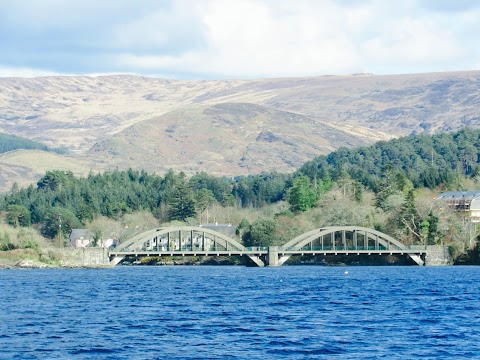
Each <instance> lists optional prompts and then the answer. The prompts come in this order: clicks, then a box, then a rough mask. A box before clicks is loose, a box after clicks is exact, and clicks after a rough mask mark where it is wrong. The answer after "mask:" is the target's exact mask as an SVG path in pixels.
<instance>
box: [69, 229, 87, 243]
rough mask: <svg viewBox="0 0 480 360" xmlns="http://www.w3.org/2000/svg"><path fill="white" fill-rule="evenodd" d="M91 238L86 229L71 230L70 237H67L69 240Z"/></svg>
mask: <svg viewBox="0 0 480 360" xmlns="http://www.w3.org/2000/svg"><path fill="white" fill-rule="evenodd" d="M91 236H92V233H91V231H90V230H88V229H72V231H71V232H70V236H69V237H68V238H69V239H70V241H71V240H76V239H80V238H84V239H89V238H90V237H91Z"/></svg>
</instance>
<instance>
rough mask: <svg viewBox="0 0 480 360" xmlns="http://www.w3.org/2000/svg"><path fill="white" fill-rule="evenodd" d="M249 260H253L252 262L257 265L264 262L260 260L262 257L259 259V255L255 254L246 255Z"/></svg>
mask: <svg viewBox="0 0 480 360" xmlns="http://www.w3.org/2000/svg"><path fill="white" fill-rule="evenodd" d="M246 256H247V257H248V258H249V259H250V260H252V261H253V263H254V264H255V265H257V266H258V267H264V266H265V264H264V262H263V261H262V259H260V257H258V256H255V255H246Z"/></svg>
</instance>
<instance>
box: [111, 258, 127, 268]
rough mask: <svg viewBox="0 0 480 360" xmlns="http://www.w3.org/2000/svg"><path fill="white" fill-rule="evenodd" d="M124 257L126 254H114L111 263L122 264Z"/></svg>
mask: <svg viewBox="0 0 480 360" xmlns="http://www.w3.org/2000/svg"><path fill="white" fill-rule="evenodd" d="M124 258H125V256H114V257H113V258H112V259H110V264H111V265H112V266H116V265H118V264H120V263H121V262H122V260H123V259H124Z"/></svg>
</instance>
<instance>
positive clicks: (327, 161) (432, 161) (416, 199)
mask: <svg viewBox="0 0 480 360" xmlns="http://www.w3.org/2000/svg"><path fill="white" fill-rule="evenodd" d="M479 154H480V130H476V129H463V130H461V131H458V132H455V133H441V134H438V135H433V136H428V135H419V136H409V137H403V138H399V139H394V140H391V141H382V142H379V143H376V144H374V145H372V146H368V147H362V148H356V149H346V148H340V149H339V150H337V151H335V152H332V153H330V154H329V155H326V156H320V157H317V158H315V159H313V160H312V161H309V162H307V163H306V164H303V165H301V164H299V165H301V166H300V167H299V169H298V170H297V171H296V172H295V173H292V174H280V173H275V172H272V173H264V174H256V175H249V176H237V177H215V176H211V175H209V174H207V173H204V172H202V173H197V174H195V175H193V176H191V177H187V176H186V175H185V174H184V173H182V172H180V173H175V172H173V171H171V170H170V171H168V172H167V173H166V174H165V175H163V176H160V175H155V174H148V173H147V172H145V171H137V170H132V169H129V170H125V171H120V170H115V171H110V172H105V173H99V174H94V173H90V174H88V176H85V177H75V176H74V175H73V174H72V173H71V172H68V171H48V172H47V173H46V174H45V176H43V177H42V178H41V179H40V180H39V181H38V183H37V184H36V185H30V186H28V187H26V188H19V187H18V186H17V185H14V186H13V187H12V188H11V189H10V191H9V192H8V193H6V194H4V195H3V196H2V197H1V198H0V210H1V211H2V212H3V214H4V218H5V221H6V223H8V224H9V226H11V227H13V228H16V229H21V228H22V227H23V228H26V227H33V228H35V229H37V230H38V231H39V232H40V233H41V234H42V235H43V236H44V237H46V238H47V239H62V240H60V243H62V241H65V239H66V237H67V236H68V234H69V232H70V229H72V228H89V229H92V230H93V231H94V233H95V234H96V237H98V238H100V237H102V236H114V237H116V238H119V239H121V240H124V239H126V238H128V237H129V236H132V235H133V234H134V233H135V232H139V231H141V230H142V229H146V228H148V227H154V226H159V225H160V224H162V225H166V224H178V222H183V223H188V224H191V225H198V224H200V223H209V222H221V223H222V222H223V223H231V224H232V225H234V226H236V227H237V235H238V236H239V238H240V239H241V240H242V241H243V242H244V244H246V245H258V246H266V245H271V244H281V243H284V242H286V240H288V239H290V238H291V237H292V236H296V235H298V234H300V233H302V232H304V231H307V230H311V229H313V228H316V227H320V226H327V225H361V226H367V227H371V228H375V229H377V230H380V231H383V232H385V233H387V234H390V235H392V236H394V237H396V238H397V239H399V240H401V241H403V242H405V243H407V244H440V243H445V244H451V247H452V249H453V250H452V251H453V252H455V253H458V254H461V253H463V252H465V251H466V250H468V249H469V248H471V247H472V246H474V245H475V244H476V242H475V241H474V240H473V238H474V237H475V236H472V228H471V227H468V228H467V226H466V225H465V223H464V221H463V220H462V219H461V218H459V217H458V216H457V214H454V213H449V212H448V211H447V210H446V209H444V207H442V206H440V204H438V202H436V201H434V200H433V199H434V197H435V196H436V195H438V194H439V193H440V192H442V191H448V190H466V189H474V188H477V187H478V185H477V183H478V180H479V179H480V167H479ZM60 224H61V226H60ZM473 234H474V235H475V234H476V229H473ZM8 238H9V239H8V241H6V240H5V234H4V235H3V236H2V234H1V233H0V247H2V248H3V249H6V248H12V247H13V248H14V247H15V246H16V245H15V243H14V241H13V240H12V236H10V235H9V236H8ZM0 250H1V249H0Z"/></svg>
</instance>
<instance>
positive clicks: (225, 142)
mask: <svg viewBox="0 0 480 360" xmlns="http://www.w3.org/2000/svg"><path fill="white" fill-rule="evenodd" d="M479 105H480V71H468V72H453V73H432V74H410V75H388V76H375V75H371V74H356V75H349V76H319V77H306V78H283V79H259V80H218V81H215V80H209V81H186V80H165V79H153V78H146V77H138V76H123V75H122V76H120V75H117V76H99V77H62V76H58V77H40V78H33V79H23V78H2V79H0V132H4V133H7V134H12V135H17V136H21V137H24V138H28V139H31V140H35V141H38V142H41V143H43V144H45V145H47V146H50V147H64V148H67V149H69V150H70V154H69V155H68V156H69V157H68V158H66V159H65V162H66V163H69V164H74V163H75V162H76V161H77V160H78V161H79V163H81V164H82V165H79V166H80V168H82V169H86V168H88V169H89V170H90V169H92V170H94V171H95V170H101V169H108V168H114V167H118V168H126V167H130V166H131V167H134V168H141V167H142V168H143V167H144V168H146V169H148V170H150V171H157V172H163V171H164V170H166V169H168V168H173V169H176V170H183V171H185V172H186V173H194V172H196V171H207V172H210V173H212V174H218V175H219V174H223V175H235V174H247V173H257V172H261V171H269V170H279V171H292V170H294V169H295V168H297V167H300V166H301V165H302V164H303V163H304V162H305V161H306V160H309V159H311V158H313V157H315V156H318V155H322V154H327V153H329V152H330V151H332V150H335V149H337V148H339V147H341V146H347V147H355V146H359V145H366V144H370V143H374V142H376V141H378V140H386V139H389V138H392V137H398V136H402V135H409V134H419V133H427V134H432V133H436V132H440V131H450V130H457V129H461V128H463V127H465V126H469V127H474V128H475V127H479V125H480V118H479V114H478V108H479ZM37 155H38V153H36V152H35V153H32V155H31V156H32V157H33V158H34V159H35V156H37ZM24 156H25V155H24ZM56 162H57V163H58V161H56ZM85 164H88V166H86V165H85ZM1 166H2V171H7V169H8V172H9V174H10V173H11V176H10V177H9V181H11V180H12V179H15V176H17V175H15V173H16V172H15V171H13V170H12V168H10V167H11V166H25V165H24V164H22V163H17V164H12V163H11V162H8V163H2V164H1ZM86 171H88V170H86ZM27 173H28V174H33V173H34V172H28V171H27ZM22 176H23V175H22ZM25 176H26V175H25ZM29 176H30V175H28V176H27V178H28V179H27V180H29V181H30V180H31V181H34V180H35V179H33V178H31V177H29ZM32 176H33V175H32ZM21 180H22V181H25V180H26V179H25V178H24V177H22V179H21ZM4 186H5V183H4V182H3V183H2V180H1V179H0V189H4ZM0 191H1V190H0Z"/></svg>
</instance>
